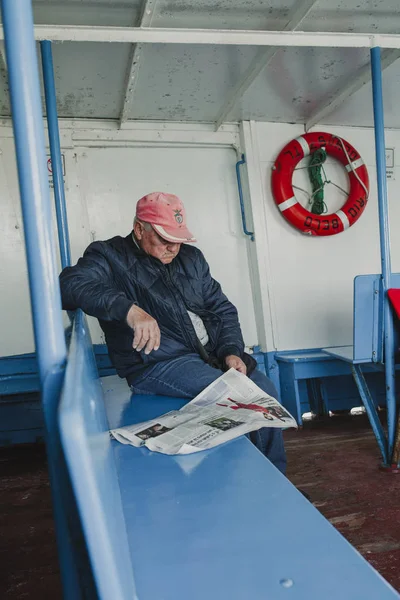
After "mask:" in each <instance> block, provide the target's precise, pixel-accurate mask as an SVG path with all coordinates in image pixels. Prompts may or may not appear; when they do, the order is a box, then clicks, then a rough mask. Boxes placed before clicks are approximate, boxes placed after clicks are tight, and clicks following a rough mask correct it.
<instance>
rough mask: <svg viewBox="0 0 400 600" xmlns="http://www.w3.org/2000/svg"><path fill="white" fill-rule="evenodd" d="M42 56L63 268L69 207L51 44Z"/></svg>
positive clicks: (42, 46) (45, 45) (46, 44)
mask: <svg viewBox="0 0 400 600" xmlns="http://www.w3.org/2000/svg"><path fill="white" fill-rule="evenodd" d="M40 49H41V54H42V68H43V81H44V93H45V98H46V113H47V124H48V132H49V142H50V154H51V167H52V171H53V183H54V200H55V205H56V215H57V230H58V243H59V246H60V257H61V266H62V268H64V267H68V266H69V265H70V264H71V252H70V246H69V233H68V217H67V206H66V202H65V190H64V177H63V164H62V156H61V148H60V134H59V130H58V115H57V101H56V86H55V82H54V68H53V54H52V49H51V42H49V41H48V40H45V41H44V42H40Z"/></svg>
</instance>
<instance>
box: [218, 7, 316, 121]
mask: <svg viewBox="0 0 400 600" xmlns="http://www.w3.org/2000/svg"><path fill="white" fill-rule="evenodd" d="M317 2H318V0H300V1H299V2H297V4H296V5H295V6H294V8H293V10H292V11H291V12H290V13H289V15H288V22H287V23H286V25H285V26H284V28H283V31H293V30H295V29H296V27H298V26H299V25H300V24H301V23H302V21H303V20H304V19H305V18H306V17H307V15H308V14H309V13H310V11H311V10H312V9H313V7H314V5H315V4H316V3H317ZM277 51H278V48H276V47H275V48H274V47H273V46H271V47H270V48H267V49H266V50H260V52H259V53H258V56H257V57H256V59H255V60H254V61H253V62H252V64H251V65H250V66H249V68H248V69H247V71H245V73H244V74H243V77H241V78H240V79H239V81H238V82H237V84H236V85H235V87H234V88H233V90H232V91H231V93H230V94H229V96H228V98H227V99H226V101H225V104H224V105H223V107H222V109H221V111H220V113H219V115H218V117H217V121H216V124H215V130H216V131H218V129H219V128H220V127H221V125H222V124H223V123H224V122H225V121H226V120H227V119H228V117H229V114H230V112H231V111H232V109H233V108H234V107H235V106H236V103H237V102H238V101H239V100H240V99H241V98H242V97H243V96H244V94H245V93H246V92H247V90H248V89H249V87H250V86H251V85H252V83H253V82H254V80H255V79H256V78H257V77H258V76H259V75H260V73H261V72H262V71H263V70H264V69H265V68H266V67H267V66H268V65H269V63H270V62H271V60H272V59H273V58H274V56H275V54H276V53H277Z"/></svg>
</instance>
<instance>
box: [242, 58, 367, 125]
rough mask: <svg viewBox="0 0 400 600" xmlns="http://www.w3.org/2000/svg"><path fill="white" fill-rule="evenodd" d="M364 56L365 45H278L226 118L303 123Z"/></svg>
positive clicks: (363, 61)
mask: <svg viewBox="0 0 400 600" xmlns="http://www.w3.org/2000/svg"><path fill="white" fill-rule="evenodd" d="M367 60H368V52H367V51H366V50H365V49H347V48H331V49H330V48H285V49H281V50H279V51H278V52H277V53H276V55H275V57H274V59H273V60H272V61H271V63H270V65H269V66H268V67H267V68H266V69H265V70H264V72H263V73H261V74H260V75H259V77H258V78H257V80H256V81H255V82H254V84H253V85H252V86H251V88H250V89H249V90H248V91H247V92H246V94H245V95H244V97H243V100H242V101H241V102H239V103H238V105H237V106H236V108H235V109H234V110H233V111H232V113H231V115H230V118H231V119H233V120H247V119H256V120H261V121H280V122H287V123H298V122H300V123H303V122H304V121H305V120H306V119H308V118H309V117H310V116H311V114H313V113H314V112H315V110H316V109H317V107H318V106H320V104H321V103H322V102H323V101H325V99H327V98H330V97H331V96H332V95H333V94H334V93H335V91H336V89H337V88H338V87H340V85H341V82H342V81H343V82H344V81H347V80H348V78H349V77H350V76H351V73H352V72H354V71H356V70H357V69H359V68H360V67H361V66H362V65H363V64H365V62H366V61H367Z"/></svg>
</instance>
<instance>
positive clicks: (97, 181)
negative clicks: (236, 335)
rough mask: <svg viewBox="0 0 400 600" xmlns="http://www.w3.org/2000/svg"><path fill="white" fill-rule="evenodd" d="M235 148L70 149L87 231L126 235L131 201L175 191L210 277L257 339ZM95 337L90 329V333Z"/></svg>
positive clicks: (248, 336)
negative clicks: (75, 161) (75, 159)
mask: <svg viewBox="0 0 400 600" xmlns="http://www.w3.org/2000/svg"><path fill="white" fill-rule="evenodd" d="M236 160H237V159H236V154H235V152H234V151H233V150H229V149H213V148H202V149H200V148H199V149H196V148H190V149H182V148H99V149H97V148H90V149H82V150H79V151H78V165H79V181H80V190H81V194H82V197H83V201H84V203H85V204H86V206H87V211H88V218H89V224H90V232H91V237H92V239H96V240H99V239H107V238H110V237H112V236H114V235H127V234H128V233H129V232H130V231H131V228H132V221H133V217H134V214H135V204H136V201H137V200H138V199H139V198H141V197H142V196H143V195H144V194H146V193H149V192H152V191H166V192H170V193H175V194H177V195H178V196H180V197H181V198H182V200H183V201H184V203H185V206H186V208H187V213H188V222H189V227H190V228H191V230H192V231H193V233H194V234H195V235H196V237H197V239H198V246H199V247H200V248H201V249H202V251H203V252H204V254H205V256H206V258H207V260H208V261H209V263H210V266H211V272H212V274H213V276H214V277H215V279H217V280H218V281H220V282H221V284H222V287H223V290H224V291H225V293H226V294H227V296H228V297H229V298H230V299H231V300H232V301H233V302H234V304H235V305H236V306H237V307H238V310H239V314H240V320H241V324H242V328H243V333H244V337H245V341H246V343H247V344H248V345H254V344H256V343H257V335H256V328H255V317H254V309H253V303H252V294H251V285H250V276H249V267H248V259H247V251H246V240H245V239H244V236H243V234H242V231H241V221H240V208H239V200H238V193H237V187H236V179H235V169H234V167H235V162H236ZM94 337H95V340H98V333H96V334H95V335H94Z"/></svg>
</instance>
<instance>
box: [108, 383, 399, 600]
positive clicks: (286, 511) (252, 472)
mask: <svg viewBox="0 0 400 600" xmlns="http://www.w3.org/2000/svg"><path fill="white" fill-rule="evenodd" d="M104 390H105V395H106V405H107V411H108V418H109V423H110V426H112V427H113V426H117V425H122V424H126V423H128V422H129V423H132V422H139V421H142V420H144V419H149V418H152V417H154V416H156V415H157V414H159V413H160V412H165V411H167V410H171V409H173V408H177V407H179V406H180V405H181V401H177V400H174V399H167V398H156V397H154V398H149V397H136V398H135V399H134V400H133V401H132V400H130V399H129V397H127V395H126V393H127V391H126V387H125V384H124V382H122V381H118V380H117V379H116V378H108V379H106V380H105V381H104ZM116 398H119V401H116ZM113 445H114V455H115V459H116V463H117V468H118V472H119V477H120V485H121V490H122V498H123V503H124V511H125V519H126V523H127V528H128V531H129V532H130V535H129V542H130V547H131V552H132V560H133V563H134V564H135V565H136V571H135V578H136V585H137V593H138V596H139V597H140V598H144V599H146V598H147V597H148V598H152V597H154V596H161V595H162V597H163V598H165V599H166V600H169V599H172V598H174V599H179V598H187V597H188V596H190V597H191V598H193V599H194V600H200V599H203V598H210V599H214V598H215V599H217V598H221V597H229V598H232V599H238V600H239V599H240V600H241V599H242V598H243V597H251V598H266V597H267V598H271V599H272V598H273V599H274V600H278V599H282V600H283V599H285V598H286V597H287V594H288V591H289V593H290V595H291V596H293V598H299V599H300V598H301V599H303V598H304V599H305V598H307V599H308V600H312V599H314V598H315V599H317V598H321V597H323V598H324V599H326V600H328V599H331V598H332V599H333V598H335V599H336V598H339V597H340V598H343V599H347V598H349V599H350V598H351V599H352V600H354V598H355V597H360V598H361V597H362V598H363V599H364V598H371V599H372V598H373V599H374V600H375V598H376V597H379V598H381V597H382V598H384V597H385V594H388V597H391V595H392V596H393V597H397V594H396V592H394V591H392V590H388V589H387V588H386V587H385V585H384V584H382V580H379V579H376V580H375V581H374V579H375V577H376V575H375V573H374V572H373V571H371V570H370V569H369V568H364V567H365V566H366V565H365V563H364V561H363V560H362V559H360V557H359V556H358V555H357V554H356V553H355V551H354V550H353V549H352V548H351V547H350V546H349V545H348V544H347V542H345V541H344V540H343V538H341V537H340V536H339V535H338V534H337V532H336V531H334V530H333V528H332V527H331V526H330V525H329V524H328V523H327V521H325V520H324V519H323V518H322V517H321V515H320V513H319V512H318V511H316V510H315V509H314V508H313V507H312V505H311V504H310V503H308V502H306V501H304V499H303V498H301V497H300V495H299V493H298V491H297V490H296V489H294V488H293V486H292V485H291V484H290V483H289V481H288V480H287V479H285V478H284V477H282V476H281V475H280V474H279V473H278V472H277V471H276V469H274V468H273V467H272V466H271V464H270V463H269V462H268V461H266V460H265V459H264V458H263V457H262V456H261V455H260V454H259V453H257V452H255V449H254V448H253V447H252V446H251V444H250V443H249V442H248V440H246V439H244V438H241V439H239V440H236V441H234V442H232V443H230V444H227V445H225V446H222V447H220V448H217V449H215V450H214V451H212V452H207V453H204V454H203V453H202V454H198V455H192V456H186V457H167V456H163V455H159V454H154V453H150V452H148V451H146V450H139V451H137V450H136V449H133V448H131V447H129V446H122V445H121V444H116V443H115V444H114V443H113ZM132 472H136V473H139V472H140V474H141V475H140V477H132ZM222 474H223V475H222ZM150 490H151V491H154V493H152V492H150ZM271 490H273V493H272V492H271ZM138 506H142V507H144V506H145V508H143V509H142V510H140V511H137V510H136V511H135V509H134V507H138ZM249 507H251V509H250V510H249ZM260 514H269V515H274V519H273V520H272V519H268V520H267V522H265V523H263V522H262V521H260V518H259V516H260ZM156 515H159V518H156V517H155V516H156ZM238 515H240V522H239V520H238ZM284 515H285V517H284ZM149 530H150V531H151V532H152V535H151V536H149V535H145V532H146V531H147V532H148V531H149ZM285 532H290V534H289V533H288V537H289V539H290V541H289V540H288V539H287V538H286V533H285ZM227 536H228V537H227ZM139 539H140V540H141V543H140V544H138V543H137V540H139ZM243 548H251V549H252V551H251V553H250V554H249V553H244V552H243ZM266 548H273V552H272V553H270V552H269V551H266ZM266 552H267V555H266ZM167 555H168V557H169V559H168V561H165V556H167ZM266 556H268V565H269V569H268V573H269V574H268V577H267V579H268V581H267V582H266V576H265V560H266ZM300 557H301V558H300ZM154 562H156V563H157V572H158V574H159V576H158V577H157V578H156V579H155V578H154ZM182 565H184V568H182ZM232 565H236V566H237V567H238V566H239V565H240V568H236V569H233V568H232ZM175 569H176V570H177V572H178V571H179V573H181V576H180V577H178V576H177V575H176V576H174V570H175ZM204 572H207V574H208V575H207V578H204ZM316 572H318V573H319V576H318V577H316V576H315V573H316ZM222 573H223V574H225V575H224V576H222V577H221V574H222ZM370 586H372V587H370Z"/></svg>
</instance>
